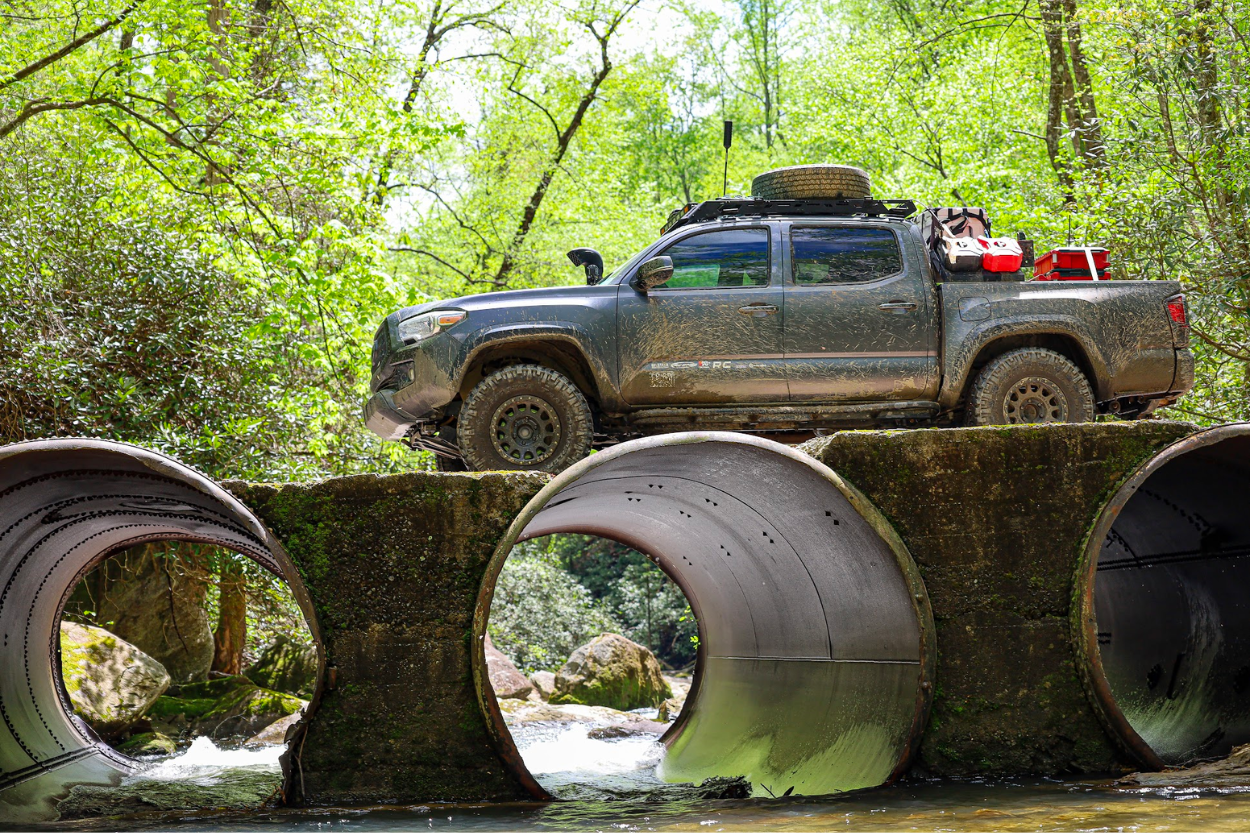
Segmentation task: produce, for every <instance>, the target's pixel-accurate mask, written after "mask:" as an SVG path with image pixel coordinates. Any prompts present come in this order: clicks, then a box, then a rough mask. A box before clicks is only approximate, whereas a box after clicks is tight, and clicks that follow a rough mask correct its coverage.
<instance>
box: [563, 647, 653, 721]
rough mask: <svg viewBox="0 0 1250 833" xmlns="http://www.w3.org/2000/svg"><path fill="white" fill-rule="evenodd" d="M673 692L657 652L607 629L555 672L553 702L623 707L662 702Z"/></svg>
mask: <svg viewBox="0 0 1250 833" xmlns="http://www.w3.org/2000/svg"><path fill="white" fill-rule="evenodd" d="M671 696H673V692H672V690H671V689H670V688H669V685H668V683H667V682H665V680H664V673H663V671H662V670H661V669H660V663H659V661H658V660H656V658H655V656H654V655H653V654H652V653H651V652H650V651H649V650H647V649H646V648H644V647H643V646H642V645H639V644H638V643H637V642H634V641H632V640H629V639H626V638H625V637H623V636H621V635H620V634H615V633H605V634H602V635H601V636H597V637H595V638H594V639H592V640H591V641H590V642H589V643H588V644H586V645H583V646H582V647H580V648H578V649H577V650H576V651H574V652H573V654H572V656H570V657H569V661H568V662H566V663H564V665H563V666H562V667H561V668H560V670H559V671H558V672H557V673H556V687H555V693H554V694H553V695H552V696H551V702H552V703H557V704H558V703H580V704H582V705H586V706H607V707H609V708H613V709H620V710H621V711H628V710H629V709H638V708H642V707H644V706H659V705H660V703H662V702H664V701H665V700H667V699H668V698H669V697H671Z"/></svg>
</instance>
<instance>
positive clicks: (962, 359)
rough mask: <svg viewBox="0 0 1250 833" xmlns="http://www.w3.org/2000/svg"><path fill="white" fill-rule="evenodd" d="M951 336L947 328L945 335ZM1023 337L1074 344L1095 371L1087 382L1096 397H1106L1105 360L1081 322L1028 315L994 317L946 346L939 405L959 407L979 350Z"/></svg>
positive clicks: (1107, 378)
mask: <svg viewBox="0 0 1250 833" xmlns="http://www.w3.org/2000/svg"><path fill="white" fill-rule="evenodd" d="M950 335H951V332H950V330H949V329H948V330H947V336H948V337H950ZM1022 335H1049V336H1064V337H1067V338H1070V339H1072V340H1073V341H1075V342H1076V343H1077V344H1078V345H1080V348H1081V351H1082V352H1083V353H1084V354H1085V358H1086V360H1087V361H1088V363H1089V367H1090V369H1091V370H1093V372H1094V378H1093V379H1090V380H1089V381H1090V384H1091V386H1092V387H1093V388H1094V394H1095V397H1096V398H1098V399H1104V398H1106V396H1107V395H1108V391H1109V390H1110V379H1111V372H1110V369H1109V367H1108V364H1107V358H1106V356H1104V355H1103V353H1102V351H1101V350H1100V349H1099V348H1098V342H1097V341H1096V340H1095V339H1094V338H1093V337H1092V336H1091V334H1090V333H1089V330H1088V329H1087V328H1086V327H1085V326H1084V325H1083V324H1082V323H1081V321H1080V319H1078V318H1075V317H1072V316H1066V315H1030V316H1029V317H1028V318H1006V319H1000V318H996V319H992V320H989V321H986V322H984V323H980V324H977V325H976V326H974V327H972V328H970V329H968V330H967V331H965V332H964V333H962V334H961V335H960V336H959V341H958V343H957V344H954V345H949V344H948V345H947V348H946V350H944V351H943V354H944V356H945V359H944V361H943V368H942V370H943V372H942V390H941V393H940V394H939V395H938V404H939V405H941V406H942V407H943V408H946V409H950V408H954V407H955V406H956V405H957V404H959V399H960V397H961V396H962V395H963V392H964V391H965V390H966V389H967V387H968V383H969V382H970V381H971V378H970V377H971V376H972V365H973V363H974V362H975V361H976V359H977V356H979V355H980V354H981V351H982V350H984V349H985V348H987V347H989V346H990V345H991V344H993V343H994V342H995V341H998V340H999V339H1002V338H1007V337H1010V336H1022Z"/></svg>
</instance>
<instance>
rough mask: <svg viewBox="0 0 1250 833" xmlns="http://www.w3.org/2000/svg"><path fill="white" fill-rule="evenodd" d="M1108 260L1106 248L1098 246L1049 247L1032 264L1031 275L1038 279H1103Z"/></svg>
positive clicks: (1105, 276) (1105, 274)
mask: <svg viewBox="0 0 1250 833" xmlns="http://www.w3.org/2000/svg"><path fill="white" fill-rule="evenodd" d="M1108 260H1109V253H1108V252H1107V250H1106V249H1103V248H1101V247H1098V246H1068V247H1065V248H1062V249H1051V250H1050V251H1049V252H1047V253H1046V254H1044V255H1042V256H1041V257H1039V258H1038V259H1037V262H1036V263H1035V264H1033V277H1034V278H1035V279H1037V280H1039V281H1105V280H1106V279H1107V263H1108ZM1091 269H1092V271H1091Z"/></svg>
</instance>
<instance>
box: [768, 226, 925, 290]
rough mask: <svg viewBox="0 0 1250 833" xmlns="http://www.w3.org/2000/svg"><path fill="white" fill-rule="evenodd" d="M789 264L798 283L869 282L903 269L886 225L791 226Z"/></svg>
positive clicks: (894, 240) (814, 284)
mask: <svg viewBox="0 0 1250 833" xmlns="http://www.w3.org/2000/svg"><path fill="white" fill-rule="evenodd" d="M790 264H791V271H792V273H793V276H794V283H795V284H796V285H797V286H822V285H830V284H856V283H872V282H873V281H878V280H881V279H882V278H888V277H890V276H892V275H897V274H899V273H900V272H902V271H903V253H902V250H901V249H900V248H899V242H898V237H897V236H895V234H894V232H893V231H891V230H890V229H888V228H880V227H876V228H873V227H863V228H856V227H853V226H794V227H792V228H791V229H790Z"/></svg>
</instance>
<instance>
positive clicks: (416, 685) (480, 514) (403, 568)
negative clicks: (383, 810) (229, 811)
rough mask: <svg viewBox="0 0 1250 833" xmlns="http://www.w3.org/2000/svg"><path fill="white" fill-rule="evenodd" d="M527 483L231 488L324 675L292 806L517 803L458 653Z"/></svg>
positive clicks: (419, 478)
mask: <svg viewBox="0 0 1250 833" xmlns="http://www.w3.org/2000/svg"><path fill="white" fill-rule="evenodd" d="M547 479H548V478H547V476H546V475H536V474H498V473H487V474H456V475H452V474H432V473H413V474H406V475H395V476H388V477H379V476H372V475H362V476H356V477H345V478H336V479H333V480H326V481H322V482H320V483H313V484H307V485H282V486H258V485H251V486H249V485H243V484H228V488H230V489H231V490H232V491H233V492H235V494H236V495H238V496H239V498H240V499H241V500H243V502H244V503H246V504H247V505H248V506H249V507H250V508H251V509H252V510H253V511H255V512H256V514H257V515H258V516H259V517H260V518H261V520H263V521H264V522H265V523H266V524H267V525H268V526H269V528H270V529H271V530H272V531H273V532H274V533H275V535H277V537H278V538H279V540H281V541H282V542H283V545H284V546H285V547H286V549H287V552H288V553H290V555H291V557H292V559H293V560H294V561H295V564H296V566H297V568H298V569H299V571H300V574H301V576H302V577H303V578H304V581H305V583H306V585H307V587H308V590H309V593H310V595H311V597H312V601H313V605H314V607H315V609H316V613H317V617H318V621H319V623H320V626H321V629H322V638H323V642H324V646H325V649H326V659H327V669H328V670H327V673H328V674H329V675H330V676H329V678H328V679H327V680H325V681H324V682H325V683H326V685H325V688H324V690H323V692H322V696H321V700H320V702H319V703H318V704H316V707H315V710H314V711H313V715H312V718H311V721H310V724H309V727H308V731H307V735H306V738H305V739H304V740H303V741H302V743H301V744H300V750H299V752H298V755H299V760H298V761H296V762H295V763H294V764H293V765H292V770H293V771H297V772H298V773H300V774H301V775H300V778H299V780H298V781H297V782H296V783H294V784H293V785H292V786H293V789H291V790H289V791H288V794H289V795H298V794H299V792H300V785H301V784H302V790H303V796H304V799H305V800H306V801H308V802H311V803H410V802H419V801H435V800H445V801H455V800H467V801H477V800H488V799H521V798H526V797H528V794H527V793H526V792H525V791H524V789H523V788H522V787H521V785H520V783H519V782H518V781H517V780H516V778H515V777H514V776H513V775H512V774H511V773H510V772H509V771H508V770H507V769H506V768H505V767H504V765H503V762H502V761H501V760H500V758H499V756H498V753H497V752H496V751H495V749H494V747H493V745H492V743H491V741H490V739H489V736H488V734H487V728H486V722H485V718H484V717H483V716H482V713H481V710H480V708H479V707H478V704H477V695H476V693H475V691H474V688H473V676H472V667H471V660H470V653H469V646H470V640H471V636H472V629H473V610H474V606H475V605H476V602H477V595H478V591H479V589H480V587H481V582H482V576H483V574H484V572H485V568H486V564H487V562H488V561H489V560H490V557H491V555H492V554H493V552H494V549H495V547H496V546H497V545H498V542H499V539H500V538H502V537H503V534H504V532H505V531H506V529H507V527H508V525H509V524H510V523H511V522H512V520H513V518H515V517H516V515H517V514H518V513H519V512H520V511H521V509H522V508H523V507H524V506H525V504H526V503H527V502H529V500H530V498H532V497H533V496H534V495H535V494H536V493H537V492H538V490H539V489H540V488H542V486H543V485H544V484H545V483H546V482H547Z"/></svg>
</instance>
